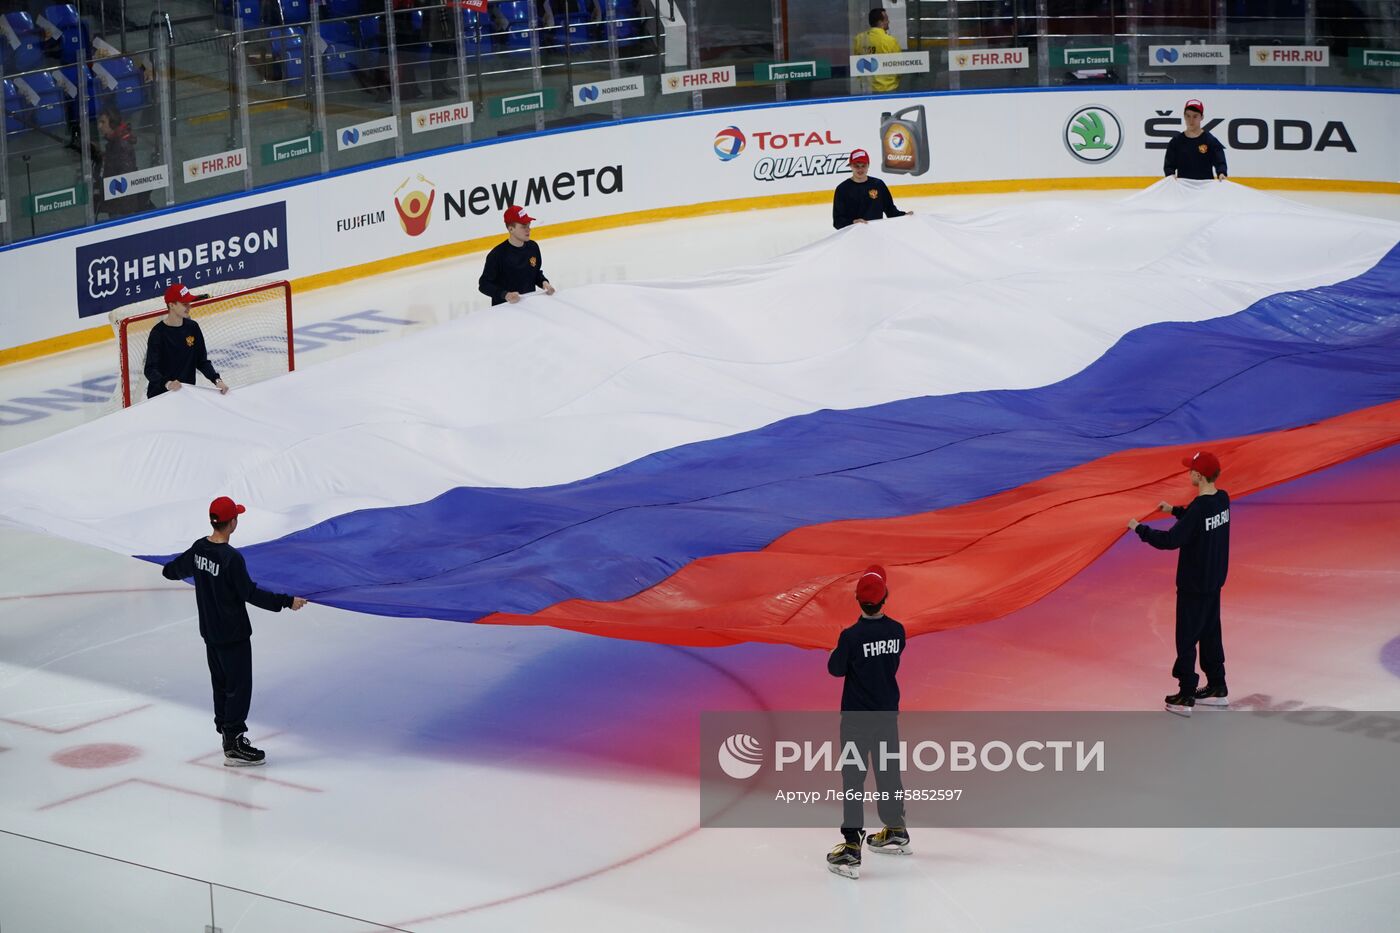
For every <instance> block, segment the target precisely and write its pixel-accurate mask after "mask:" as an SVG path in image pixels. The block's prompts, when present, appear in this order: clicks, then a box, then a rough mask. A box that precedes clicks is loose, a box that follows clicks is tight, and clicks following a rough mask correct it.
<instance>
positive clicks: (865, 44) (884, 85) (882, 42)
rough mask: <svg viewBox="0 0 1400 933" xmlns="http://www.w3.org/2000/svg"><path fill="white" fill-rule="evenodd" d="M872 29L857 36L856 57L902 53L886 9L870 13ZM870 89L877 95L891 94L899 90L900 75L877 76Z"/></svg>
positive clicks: (853, 47) (871, 80)
mask: <svg viewBox="0 0 1400 933" xmlns="http://www.w3.org/2000/svg"><path fill="white" fill-rule="evenodd" d="M869 22H870V28H869V29H867V30H866V31H865V32H862V33H861V34H859V35H858V36H856V41H855V44H854V45H853V46H852V51H853V52H854V53H855V54H856V55H889V54H891V53H894V52H899V51H901V49H900V47H899V43H898V42H896V41H895V39H894V36H892V35H890V33H889V29H890V14H889V13H887V12H885V8H884V7H876V8H875V9H873V10H871V11H870V17H869ZM870 89H871V90H872V91H874V92H875V93H876V94H889V93H891V92H893V91H897V90H899V76H898V75H877V76H876V77H873V78H871V79H870Z"/></svg>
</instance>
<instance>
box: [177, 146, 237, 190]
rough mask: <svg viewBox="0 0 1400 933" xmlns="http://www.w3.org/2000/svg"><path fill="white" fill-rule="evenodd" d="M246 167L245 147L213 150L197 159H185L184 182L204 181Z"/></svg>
mask: <svg viewBox="0 0 1400 933" xmlns="http://www.w3.org/2000/svg"><path fill="white" fill-rule="evenodd" d="M247 167H248V150H247V149H229V150H227V151H225V152H215V153H212V154H210V155H207V156H200V157H199V158H197V159H186V160H185V163H184V178H185V183H186V184H189V183H190V182H195V181H206V180H208V179H210V178H217V177H219V176H220V175H229V174H232V173H234V172H241V171H243V170H244V169H245V168H247Z"/></svg>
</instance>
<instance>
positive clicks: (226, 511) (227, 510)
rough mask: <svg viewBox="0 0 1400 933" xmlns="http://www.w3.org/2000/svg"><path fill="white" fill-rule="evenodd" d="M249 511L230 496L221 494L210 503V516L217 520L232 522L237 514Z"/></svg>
mask: <svg viewBox="0 0 1400 933" xmlns="http://www.w3.org/2000/svg"><path fill="white" fill-rule="evenodd" d="M246 511H248V510H247V509H245V508H244V507H243V506H241V505H239V504H238V503H237V502H234V501H233V500H232V499H230V498H229V497H228V496H220V497H219V498H217V499H215V500H214V501H213V502H211V503H209V517H210V518H212V519H213V520H214V521H216V522H231V521H233V519H234V517H235V516H237V515H242V514H243V513H244V512H246Z"/></svg>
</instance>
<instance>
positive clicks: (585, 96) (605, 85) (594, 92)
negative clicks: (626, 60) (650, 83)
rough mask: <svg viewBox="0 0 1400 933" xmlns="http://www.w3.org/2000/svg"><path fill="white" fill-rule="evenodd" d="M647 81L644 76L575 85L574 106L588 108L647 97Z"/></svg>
mask: <svg viewBox="0 0 1400 933" xmlns="http://www.w3.org/2000/svg"><path fill="white" fill-rule="evenodd" d="M646 93H647V79H646V77H645V76H644V75H636V76H635V77H631V78H613V79H611V80H609V81H593V82H590V83H588V84H575V85H574V87H573V96H574V106H575V107H587V106H589V105H590V104H610V103H612V102H613V101H615V100H629V99H631V98H633V97H645V96H646Z"/></svg>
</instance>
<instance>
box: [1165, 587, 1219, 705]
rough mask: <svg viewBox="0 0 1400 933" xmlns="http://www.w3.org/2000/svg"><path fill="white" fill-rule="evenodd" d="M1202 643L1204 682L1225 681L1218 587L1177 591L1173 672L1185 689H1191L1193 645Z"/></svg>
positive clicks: (1195, 680)
mask: <svg viewBox="0 0 1400 933" xmlns="http://www.w3.org/2000/svg"><path fill="white" fill-rule="evenodd" d="M1198 643H1199V644H1200V646H1201V670H1202V671H1204V672H1205V675H1206V682H1207V683H1209V684H1219V685H1222V686H1223V685H1224V683H1225V647H1224V645H1223V644H1222V643H1221V641H1220V591H1219V590H1216V591H1215V592H1214V593H1182V592H1180V591H1178V592H1177V594H1176V663H1175V664H1174V665H1172V676H1173V677H1175V678H1176V680H1177V683H1179V684H1181V689H1182V690H1183V691H1184V692H1186V693H1194V692H1195V690H1196V686H1197V684H1198V683H1199V678H1198V677H1197V676H1196V645H1197V644H1198Z"/></svg>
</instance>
